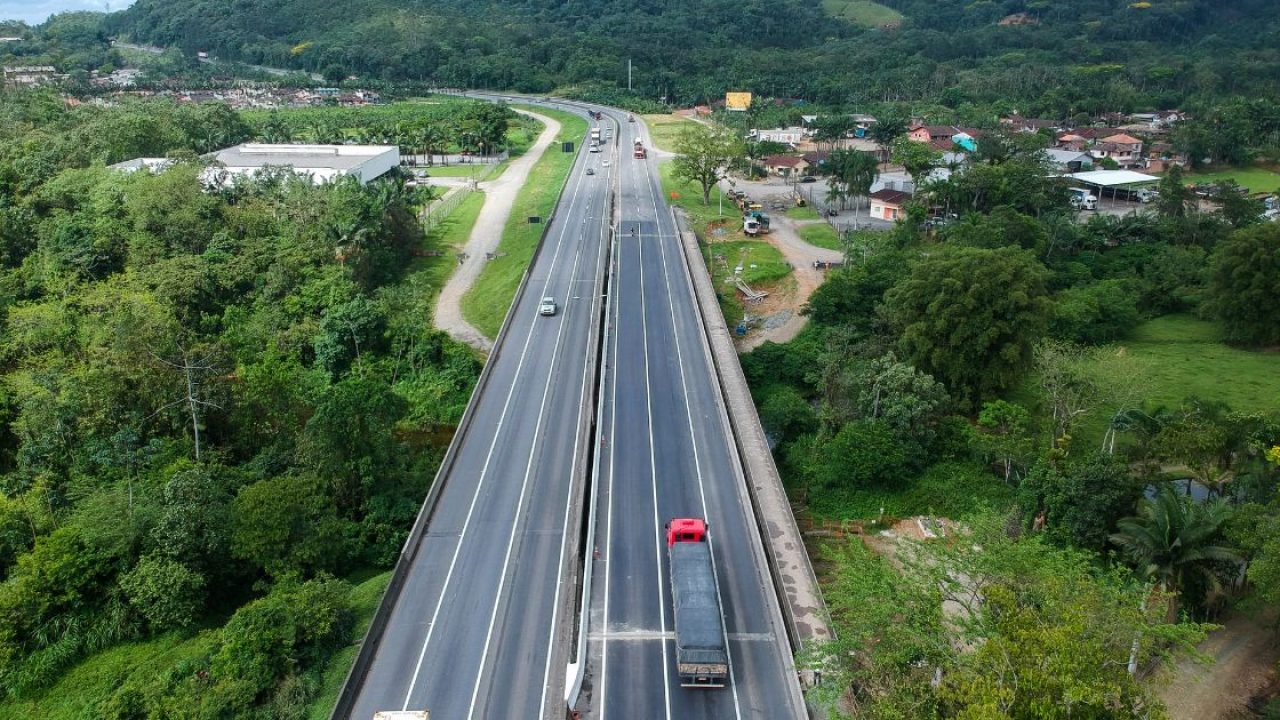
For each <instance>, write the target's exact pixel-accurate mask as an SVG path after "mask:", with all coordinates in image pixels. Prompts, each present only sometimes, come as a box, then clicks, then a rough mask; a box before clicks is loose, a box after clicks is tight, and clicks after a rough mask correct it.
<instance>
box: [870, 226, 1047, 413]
mask: <svg viewBox="0 0 1280 720" xmlns="http://www.w3.org/2000/svg"><path fill="white" fill-rule="evenodd" d="M1046 278H1047V272H1046V271H1045V269H1044V267H1043V266H1042V265H1040V264H1039V263H1038V262H1036V261H1035V259H1033V258H1031V257H1030V256H1028V255H1027V254H1025V253H1024V252H1023V251H1021V250H1017V249H1013V248H1004V249H1000V250H982V249H977V248H955V249H948V250H943V251H941V252H935V253H932V254H931V255H930V256H928V257H925V258H923V259H921V260H919V261H917V262H916V263H915V264H914V265H913V266H912V268H911V274H910V275H909V276H908V277H907V279H906V280H904V281H902V282H900V283H898V284H897V285H896V286H894V287H893V288H892V289H891V290H889V291H888V293H886V295H885V313H886V315H887V316H888V318H889V320H890V322H891V323H892V325H893V327H894V329H895V330H896V331H897V332H898V333H899V340H898V345H899V347H900V349H901V351H902V353H903V355H904V356H905V358H907V359H908V360H909V361H910V362H911V363H912V364H913V365H915V366H916V367H917V368H919V369H920V370H921V371H923V372H925V373H928V374H929V375H932V376H934V377H935V378H938V379H940V380H941V381H942V382H943V383H944V384H945V385H946V386H947V389H948V390H949V391H950V392H951V394H952V395H953V396H954V397H956V398H959V399H961V400H963V401H966V402H968V403H970V404H974V403H976V402H978V401H979V400H980V399H982V398H983V397H988V396H990V395H991V394H993V393H996V392H999V391H1001V390H1003V389H1005V388H1007V387H1010V386H1011V385H1012V384H1013V383H1014V382H1015V381H1016V380H1017V379H1018V378H1019V377H1020V375H1021V373H1022V372H1023V371H1024V370H1025V369H1026V368H1027V367H1028V366H1029V365H1030V362H1031V349H1032V346H1033V345H1034V344H1035V341H1036V340H1037V339H1038V337H1039V335H1040V333H1041V332H1043V329H1044V325H1045V320H1046V314H1047V310H1048V301H1047V297H1046V291H1045V282H1046Z"/></svg>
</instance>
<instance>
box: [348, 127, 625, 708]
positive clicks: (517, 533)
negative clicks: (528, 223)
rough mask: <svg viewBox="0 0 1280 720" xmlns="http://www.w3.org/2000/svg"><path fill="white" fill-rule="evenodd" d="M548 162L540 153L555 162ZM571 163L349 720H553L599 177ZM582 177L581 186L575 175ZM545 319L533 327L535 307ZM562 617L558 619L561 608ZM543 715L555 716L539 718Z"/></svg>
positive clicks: (558, 698) (603, 185)
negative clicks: (415, 714)
mask: <svg viewBox="0 0 1280 720" xmlns="http://www.w3.org/2000/svg"><path fill="white" fill-rule="evenodd" d="M557 150H558V148H553V149H551V150H550V151H551V152H555V151H557ZM595 157H597V156H595V155H590V154H588V153H581V154H580V156H579V157H578V159H577V161H576V164H575V166H574V169H573V172H572V173H571V175H570V177H569V179H568V182H567V185H566V187H565V190H564V195H563V199H562V201H561V203H560V206H559V208H558V211H557V214H556V216H555V219H554V221H553V223H552V224H551V226H550V228H549V233H548V235H547V237H546V241H545V245H544V246H543V248H542V250H541V252H540V253H539V255H538V256H537V258H536V260H535V262H534V265H533V267H532V271H531V274H530V276H529V281H528V285H527V286H526V289H525V291H524V292H523V293H522V294H521V296H520V297H518V298H516V301H515V302H516V303H517V305H516V312H515V315H514V316H513V317H512V321H511V326H510V327H509V328H508V330H507V335H506V338H505V340H504V343H503V347H502V348H501V349H500V350H499V351H497V352H496V354H495V355H494V357H492V358H491V359H490V362H492V363H494V366H493V367H492V368H491V370H490V378H489V382H488V385H487V387H486V390H485V392H484V393H483V394H481V395H480V396H478V397H477V398H476V400H475V402H476V403H477V405H476V407H475V408H474V409H473V413H474V415H473V421H472V423H471V425H470V428H469V429H468V431H467V432H466V434H465V436H464V437H462V438H461V439H460V440H459V441H458V442H459V445H458V446H457V448H456V450H457V460H456V462H455V464H454V466H453V468H452V472H451V475H450V477H449V479H448V480H447V482H446V484H445V485H444V489H443V491H442V493H441V495H440V499H439V504H438V506H437V509H436V511H435V513H434V515H433V516H432V518H431V522H430V524H429V525H428V527H427V531H426V533H425V534H424V536H423V538H422V541H421V546H420V547H419V549H418V552H417V555H416V560H415V562H414V565H413V567H412V569H411V571H410V573H409V575H408V577H407V580H406V582H405V586H404V589H403V590H402V592H401V593H400V595H399V597H398V598H396V599H395V605H394V608H393V610H392V614H391V617H390V620H389V624H388V626H387V629H386V632H385V634H384V635H383V637H382V640H381V642H380V644H379V647H378V649H377V653H376V655H375V657H374V660H373V663H372V665H371V666H370V669H369V672H368V673H367V674H366V676H365V677H364V679H363V683H362V684H361V686H360V688H359V696H358V699H357V700H356V703H355V706H354V709H353V711H352V713H351V716H350V717H352V718H355V719H357V720H369V719H370V718H372V717H373V714H374V712H376V711H378V710H405V709H408V710H422V709H426V710H430V711H431V717H433V718H444V719H447V720H461V719H463V718H537V717H539V716H546V717H557V716H558V717H563V716H564V710H563V708H564V685H565V677H564V675H565V666H566V663H567V662H568V660H569V657H568V653H569V649H568V648H567V647H566V643H565V642H563V638H562V637H559V635H558V634H559V633H561V632H562V631H564V629H565V628H569V627H571V626H572V623H573V618H571V617H565V615H566V612H565V607H566V600H569V599H570V598H568V597H567V593H569V592H571V591H572V588H568V587H561V585H560V582H559V579H560V578H561V577H562V576H563V575H564V571H565V566H564V564H565V562H567V552H568V550H567V547H566V543H565V542H564V540H565V537H566V535H567V536H569V537H571V538H573V539H575V540H576V538H577V528H569V527H567V526H568V524H569V522H570V512H569V510H570V507H571V502H572V500H573V496H574V495H575V494H581V493H582V491H583V488H582V487H581V485H575V484H574V483H573V479H574V477H575V476H576V475H580V474H581V473H582V470H583V469H582V468H581V467H577V466H575V463H576V460H575V458H577V457H579V456H580V453H579V452H577V450H578V448H577V447H576V446H577V444H578V443H579V442H580V441H581V440H580V438H579V434H578V428H579V423H580V422H581V421H582V420H583V418H584V416H585V417H588V418H589V417H590V415H591V413H592V408H591V403H590V400H591V398H590V390H591V384H592V381H593V378H592V377H588V374H589V372H588V371H589V368H590V365H589V363H588V359H589V355H590V352H589V350H588V348H587V345H588V337H589V329H590V325H591V321H592V319H593V318H595V317H598V312H599V303H601V302H602V300H601V286H600V281H601V278H602V277H603V267H602V263H603V259H604V255H603V252H602V251H603V249H604V247H605V242H606V239H607V237H608V224H609V218H608V217H607V213H608V207H609V206H608V187H609V183H610V180H611V177H610V172H611V171H610V170H609V169H607V168H603V169H602V168H600V167H599V162H598V161H597V160H593V159H592V158H595ZM588 165H593V166H595V170H596V172H595V174H594V175H587V174H586V173H585V169H586V167H587V166H588ZM548 296H550V297H554V298H555V299H556V302H557V304H558V305H559V311H558V312H557V313H556V315H554V316H551V317H544V316H540V315H539V314H538V305H539V304H540V302H541V299H542V298H543V297H548ZM567 606H568V607H572V603H571V602H569V603H568V605H567ZM557 708H558V709H559V711H558V715H557V714H556V710H555V709H557Z"/></svg>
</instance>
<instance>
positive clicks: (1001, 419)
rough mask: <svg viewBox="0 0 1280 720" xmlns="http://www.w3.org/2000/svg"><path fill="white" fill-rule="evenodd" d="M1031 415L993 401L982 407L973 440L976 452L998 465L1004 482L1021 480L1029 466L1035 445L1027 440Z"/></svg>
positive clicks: (1015, 406)
mask: <svg viewBox="0 0 1280 720" xmlns="http://www.w3.org/2000/svg"><path fill="white" fill-rule="evenodd" d="M1030 431H1031V413H1029V412H1027V409H1026V408H1024V407H1022V406H1021V405H1018V404H1016V403H1011V402H1006V401H1004V400H993V401H991V402H987V403H983V405H982V409H981V410H980V411H979V412H978V425H977V428H976V432H975V433H974V436H973V443H974V446H975V449H976V450H977V451H978V452H979V453H981V454H982V455H983V456H984V457H985V458H986V459H987V460H988V461H990V462H994V463H996V464H998V465H999V466H1000V468H1001V471H1002V473H1003V475H1004V481H1005V482H1007V483H1008V482H1014V481H1015V480H1017V479H1019V478H1021V476H1022V473H1023V472H1025V470H1026V468H1027V466H1028V465H1029V464H1030V460H1031V457H1032V454H1033V452H1034V443H1033V442H1032V440H1031V436H1030Z"/></svg>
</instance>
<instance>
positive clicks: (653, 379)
mask: <svg viewBox="0 0 1280 720" xmlns="http://www.w3.org/2000/svg"><path fill="white" fill-rule="evenodd" d="M548 104H551V105H554V104H552V103H548ZM605 118H606V119H605V120H604V121H603V122H602V125H604V126H606V127H608V126H610V125H612V126H613V128H614V131H613V133H612V135H613V138H612V144H606V147H605V150H606V152H602V153H598V154H597V153H587V152H580V153H579V157H578V158H577V161H576V165H575V167H574V170H573V172H572V174H571V175H570V177H569V180H568V184H567V186H566V188H565V191H564V195H563V198H562V200H561V203H560V206H559V208H558V210H557V214H556V217H555V220H554V221H553V223H552V224H551V226H550V228H549V233H548V235H547V238H546V241H545V244H544V246H543V248H542V250H541V252H540V253H539V255H538V257H537V258H536V259H535V261H534V264H533V267H532V269H531V272H530V276H529V282H528V285H527V287H526V288H525V290H524V292H523V293H522V294H521V295H520V296H519V297H518V298H516V301H515V302H516V311H515V314H514V315H513V316H512V321H511V325H510V327H509V328H508V329H507V334H506V336H505V338H504V339H503V341H502V344H501V346H500V347H499V348H496V349H495V354H494V356H493V357H491V359H490V363H492V367H491V368H490V369H489V373H490V375H489V379H488V384H487V386H486V388H485V390H484V392H483V393H481V394H479V395H478V396H477V397H476V399H475V403H476V405H475V407H474V408H472V413H473V421H472V423H471V425H470V427H469V428H467V429H466V432H465V434H463V435H462V436H460V437H459V438H458V439H457V440H456V441H455V442H456V443H457V445H456V448H455V451H456V453H457V455H456V462H455V463H454V465H453V467H452V471H451V473H450V475H449V477H448V479H447V481H446V482H445V485H444V486H443V491H442V492H441V495H440V497H439V503H438V506H437V508H436V511H435V513H434V514H433V516H432V518H431V520H430V523H429V524H428V526H427V531H426V533H425V534H424V535H423V537H422V540H421V544H420V546H419V548H418V550H417V553H416V559H415V561H414V563H413V565H412V567H411V568H410V570H409V573H408V576H407V579H406V581H405V585H404V588H403V590H402V591H401V592H400V594H399V595H398V596H397V597H395V598H391V599H389V602H392V603H393V605H392V609H391V615H390V619H389V623H388V626H387V629H386V631H385V633H384V634H383V636H382V639H381V641H380V643H379V645H378V647H377V649H376V652H375V655H374V657H373V661H372V664H371V666H370V669H369V671H368V673H367V674H366V675H365V676H364V678H363V680H362V682H360V681H357V682H359V687H358V697H357V699H356V701H355V704H354V708H353V710H352V713H351V715H350V717H351V718H354V719H356V720H370V719H371V718H372V717H373V714H374V712H376V711H378V710H404V709H408V710H423V709H426V710H430V711H431V717H432V718H441V719H442V720H460V719H463V718H467V719H490V718H491V719H494V720H507V719H512V720H524V719H526V718H539V717H543V718H555V719H556V720H559V718H563V717H564V716H565V709H564V692H565V685H566V680H567V678H566V665H567V664H568V663H570V662H572V661H573V659H574V658H573V657H572V653H573V648H571V647H570V643H569V642H568V640H569V638H570V637H571V636H572V634H573V628H574V627H575V626H576V619H575V618H573V617H570V615H571V614H572V610H571V608H573V607H574V603H573V598H572V597H570V594H571V593H574V592H577V588H576V587H574V586H573V584H572V583H567V582H564V579H565V578H567V577H569V568H568V567H566V564H567V563H568V561H569V558H570V556H571V552H570V551H571V548H572V546H573V544H574V543H575V542H576V541H577V540H578V538H579V531H580V529H581V528H580V527H578V526H576V525H574V524H573V519H574V518H575V517H576V512H575V510H578V509H581V508H580V507H577V506H575V503H580V502H581V500H582V499H583V495H584V493H585V488H584V487H583V486H582V485H580V484H578V483H576V482H575V478H578V477H580V476H582V475H583V474H584V473H585V470H586V469H585V468H584V467H582V466H581V465H580V460H579V458H582V457H585V456H587V455H588V454H590V453H589V452H588V451H590V450H594V449H593V448H584V447H581V444H582V443H583V442H593V443H597V444H598V445H599V452H600V454H599V459H600V463H599V464H598V465H597V466H596V467H595V470H596V472H597V473H598V476H597V477H596V478H595V483H596V485H597V487H598V488H599V492H598V493H597V495H596V496H595V497H593V498H592V500H593V501H594V503H595V506H594V517H595V519H596V538H597V546H598V550H599V553H598V556H597V557H595V558H594V559H589V560H588V561H589V562H593V563H594V566H593V572H594V574H595V580H594V585H593V588H592V594H591V598H590V613H591V615H590V618H591V623H590V630H589V632H590V638H591V641H590V649H591V652H590V656H589V659H588V667H587V670H588V678H587V682H586V685H585V688H586V690H585V692H584V695H583V699H582V701H581V702H580V704H579V708H580V709H581V710H583V711H584V714H585V715H586V716H588V717H594V718H599V719H603V718H610V719H614V718H617V719H629V718H635V719H636V720H660V719H663V718H666V719H671V718H681V720H684V719H686V718H695V719H697V718H735V719H736V718H767V719H768V720H785V719H787V718H801V717H804V714H805V713H804V710H803V703H802V699H801V696H800V690H799V685H798V682H797V679H796V673H795V668H794V665H793V662H792V658H791V655H790V648H789V645H788V643H787V639H786V635H785V632H784V631H783V628H782V624H781V623H782V618H781V613H780V611H779V608H778V605H777V599H776V596H775V595H774V594H773V592H772V586H771V584H770V583H769V581H768V578H767V576H766V573H767V569H766V565H765V559H764V554H763V549H762V547H761V542H760V537H759V531H758V529H757V528H756V525H755V523H754V520H753V517H752V514H751V511H750V508H749V504H748V498H747V496H746V489H745V485H744V483H743V481H742V477H741V474H740V469H739V468H738V466H737V460H736V457H735V456H734V454H733V446H732V442H731V436H730V433H729V428H728V426H727V424H726V421H725V418H724V415H723V410H722V406H721V399H720V396H719V390H718V386H717V384H716V381H715V376H714V372H713V370H712V367H711V363H710V359H709V358H708V357H707V354H706V351H705V349H704V345H703V341H702V338H701V332H702V330H701V326H700V321H699V316H698V315H697V312H696V308H695V305H694V298H693V293H692V288H691V287H690V284H689V277H688V274H687V271H686V269H685V266H684V264H683V262H684V261H683V260H682V259H681V255H680V249H679V245H678V238H677V236H676V229H675V226H674V222H673V220H672V217H671V215H670V212H669V210H668V209H667V206H666V203H665V202H664V200H663V198H662V194H661V190H660V187H659V185H658V180H657V172H656V166H655V165H654V164H653V161H652V160H635V159H633V158H632V157H631V144H632V139H633V138H634V137H637V136H640V137H644V138H646V140H647V137H648V136H647V134H646V133H645V130H644V128H643V126H642V125H640V124H639V123H634V124H633V123H628V122H626V116H625V115H621V114H618V113H611V112H606V115H605ZM584 140H585V139H584ZM648 144H649V143H648V142H646V145H648ZM551 151H555V150H554V149H552V150H551ZM606 160H608V161H609V163H608V165H606V164H605V161H606ZM587 167H591V168H592V169H593V170H594V174H593V175H587V174H586V172H585V170H586V168H587ZM611 191H612V192H615V193H616V198H615V202H614V205H615V206H616V210H614V211H613V212H614V214H613V217H612V218H611V217H609V213H610V204H609V198H610V192H611ZM611 227H612V231H611ZM610 241H612V242H613V243H614V244H613V246H612V247H613V253H614V257H613V262H612V263H611V265H612V267H611V268H610V269H609V272H610V278H611V279H610V282H611V286H610V295H611V298H610V307H611V308H612V310H611V313H612V317H611V318H610V325H611V327H612V329H613V332H612V333H611V334H609V335H607V336H606V337H605V354H604V357H603V362H604V364H605V366H604V367H605V369H604V376H603V380H604V385H603V389H602V396H601V398H600V400H601V402H602V403H603V406H602V407H600V408H598V409H599V410H600V417H601V418H602V425H601V426H600V427H598V428H597V429H596V433H597V434H596V435H595V436H587V437H586V439H585V440H583V439H582V436H581V435H580V434H579V432H578V431H579V428H580V427H581V426H582V424H583V423H584V422H588V421H589V420H590V419H591V418H592V417H595V416H596V411H597V408H596V407H595V406H593V405H592V403H591V392H592V381H593V379H594V378H593V377H591V374H592V373H591V369H592V362H591V361H592V359H593V358H594V357H595V353H596V352H597V350H598V349H599V348H597V347H593V346H591V343H590V337H591V332H590V331H591V327H590V326H591V323H592V322H593V320H594V319H595V318H597V317H598V313H599V312H600V310H601V303H602V302H603V297H602V291H603V287H604V286H603V284H602V283H603V282H604V279H605V274H606V268H605V258H606V255H605V250H606V248H607V247H608V243H609V242H610ZM545 296H551V297H554V298H555V299H556V301H557V303H558V304H559V312H558V313H557V314H556V315H555V316H552V317H542V316H539V315H538V312H537V308H538V305H539V303H540V301H541V298H543V297H545ZM584 514H585V513H584ZM682 516H693V517H705V518H707V520H708V523H709V533H710V537H711V542H712V556H713V559H714V562H715V567H716V573H717V579H718V583H719V588H720V593H721V599H722V603H723V606H724V611H725V627H726V630H727V633H728V637H729V651H730V661H731V671H730V681H729V684H728V686H727V687H725V688H722V689H686V688H681V687H680V686H679V681H678V679H677V677H676V674H675V658H674V654H675V643H674V637H673V627H674V625H673V621H672V617H671V597H670V588H669V587H668V582H667V562H666V554H665V546H664V544H663V538H662V527H663V525H664V524H665V523H666V522H667V521H668V520H669V519H670V518H672V517H682ZM594 549H595V548H593V550H594ZM588 558H591V554H590V553H588Z"/></svg>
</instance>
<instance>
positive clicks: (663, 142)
mask: <svg viewBox="0 0 1280 720" xmlns="http://www.w3.org/2000/svg"><path fill="white" fill-rule="evenodd" d="M642 117H643V118H644V122H645V124H646V125H648V126H649V137H650V139H652V140H653V144H654V147H656V148H657V149H659V150H665V151H667V152H674V150H673V148H675V145H676V136H677V135H679V134H680V131H681V130H682V129H683V128H684V127H685V126H687V125H688V124H689V123H691V122H693V121H692V120H690V119H688V118H686V117H681V116H680V115H644V116H642Z"/></svg>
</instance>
